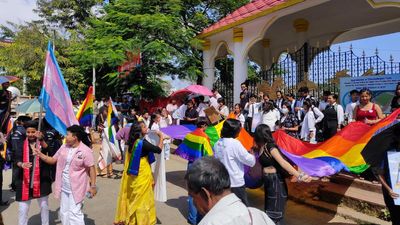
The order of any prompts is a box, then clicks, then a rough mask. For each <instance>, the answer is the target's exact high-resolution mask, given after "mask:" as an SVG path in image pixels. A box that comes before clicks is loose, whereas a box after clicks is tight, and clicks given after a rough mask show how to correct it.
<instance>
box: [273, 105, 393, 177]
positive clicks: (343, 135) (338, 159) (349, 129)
mask: <svg viewBox="0 0 400 225" xmlns="http://www.w3.org/2000/svg"><path fill="white" fill-rule="evenodd" d="M399 114H400V110H397V111H395V112H393V113H392V114H391V115H389V116H388V117H386V118H385V119H383V120H382V121H380V122H379V123H377V124H375V125H374V126H368V125H366V124H364V123H362V122H353V123H351V124H349V125H348V126H346V127H345V128H344V129H342V131H340V132H339V133H337V134H336V135H335V136H333V137H332V138H330V139H329V140H327V141H325V142H322V143H320V144H316V145H314V144H309V143H305V142H302V141H300V140H298V139H295V138H292V137H290V136H289V135H287V134H286V133H285V132H283V131H277V132H275V133H274V138H275V141H276V143H277V145H278V146H279V148H280V149H281V151H282V153H283V154H285V155H286V156H287V157H288V158H289V159H290V160H292V161H293V163H295V164H296V165H298V166H299V167H300V168H301V169H302V170H304V172H306V173H308V174H310V175H312V176H318V177H322V176H329V175H332V174H335V173H337V172H339V171H341V170H348V171H350V172H353V173H356V174H359V173H362V172H364V171H365V170H366V169H367V168H368V167H369V165H368V163H367V162H366V160H365V157H368V156H369V155H371V154H373V153H372V152H366V151H364V147H365V146H366V145H367V144H368V142H369V141H370V140H371V139H372V138H373V137H374V136H375V135H377V134H379V133H380V132H382V131H383V130H385V129H387V128H388V127H390V125H391V124H393V123H395V122H396V118H397V116H398V115H399ZM375 150H376V149H375ZM368 151H371V150H368Z"/></svg>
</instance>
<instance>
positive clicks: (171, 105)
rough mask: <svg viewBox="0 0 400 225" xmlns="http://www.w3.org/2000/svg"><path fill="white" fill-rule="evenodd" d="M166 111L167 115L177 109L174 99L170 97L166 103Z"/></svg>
mask: <svg viewBox="0 0 400 225" xmlns="http://www.w3.org/2000/svg"><path fill="white" fill-rule="evenodd" d="M166 108H167V111H168V113H169V115H172V114H174V112H175V110H177V109H178V105H177V104H176V100H175V99H172V100H171V102H170V103H168V105H167V107H166Z"/></svg>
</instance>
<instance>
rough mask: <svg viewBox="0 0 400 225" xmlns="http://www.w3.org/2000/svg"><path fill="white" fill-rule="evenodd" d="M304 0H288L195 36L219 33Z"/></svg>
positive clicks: (203, 36) (200, 36) (201, 36)
mask: <svg viewBox="0 0 400 225" xmlns="http://www.w3.org/2000/svg"><path fill="white" fill-rule="evenodd" d="M304 1H305V0H289V1H287V2H285V3H282V4H280V5H276V6H273V7H271V8H268V9H266V10H264V11H261V12H259V13H257V14H254V15H251V16H249V17H246V18H243V19H241V20H238V21H235V22H233V23H231V24H228V25H226V26H223V27H220V28H218V29H215V30H213V31H211V32H208V33H204V34H199V35H198V36H197V38H205V37H209V36H212V35H213V34H217V33H220V32H222V31H225V30H228V29H230V28H232V27H236V26H238V25H241V24H244V23H247V22H249V21H252V20H255V19H257V18H260V17H263V16H266V15H268V14H271V13H273V12H276V11H279V10H281V9H284V8H287V7H290V6H293V5H296V4H299V3H302V2H304Z"/></svg>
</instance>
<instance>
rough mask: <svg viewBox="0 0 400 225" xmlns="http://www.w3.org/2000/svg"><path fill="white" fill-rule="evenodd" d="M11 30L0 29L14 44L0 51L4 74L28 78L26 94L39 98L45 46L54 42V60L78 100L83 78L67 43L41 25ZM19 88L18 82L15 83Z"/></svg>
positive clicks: (32, 24)
mask: <svg viewBox="0 0 400 225" xmlns="http://www.w3.org/2000/svg"><path fill="white" fill-rule="evenodd" d="M10 26H11V27H5V26H3V27H0V29H1V30H2V31H7V32H2V33H3V34H7V37H6V38H10V39H11V40H12V41H13V43H12V44H11V45H9V46H7V47H4V48H0V66H2V67H4V68H5V69H6V71H7V73H9V74H11V75H15V76H18V77H20V78H22V77H24V76H26V78H27V94H29V95H38V94H39V92H40V89H41V86H42V85H41V78H42V77H43V72H44V64H45V58H46V51H47V43H48V41H49V40H50V39H52V38H54V39H55V45H56V51H55V54H56V57H57V60H58V63H59V65H60V68H61V70H62V72H63V75H64V78H65V80H66V82H67V85H68V86H69V89H70V91H71V96H72V97H73V98H77V97H79V96H82V95H83V94H84V92H85V90H84V89H85V88H86V87H85V86H86V85H85V82H86V81H85V79H84V77H83V74H81V73H80V72H79V68H77V67H75V66H74V65H73V64H72V62H71V60H70V58H71V57H70V55H69V52H68V48H69V45H70V41H68V40H67V39H65V38H63V37H62V36H60V35H59V34H58V33H55V36H54V37H52V36H53V34H52V32H51V31H50V30H48V29H47V28H46V27H44V26H43V25H42V24H40V23H27V24H24V25H15V24H10ZM16 85H17V86H18V87H19V88H21V86H22V84H21V82H18V83H16Z"/></svg>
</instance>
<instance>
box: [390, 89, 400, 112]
mask: <svg viewBox="0 0 400 225" xmlns="http://www.w3.org/2000/svg"><path fill="white" fill-rule="evenodd" d="M390 107H391V108H392V112H394V111H395V110H396V109H398V108H400V82H399V83H397V86H396V91H395V93H394V97H393V99H392V103H391V104H390Z"/></svg>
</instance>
